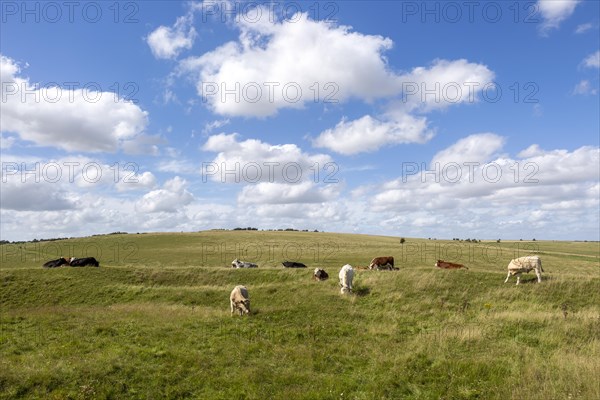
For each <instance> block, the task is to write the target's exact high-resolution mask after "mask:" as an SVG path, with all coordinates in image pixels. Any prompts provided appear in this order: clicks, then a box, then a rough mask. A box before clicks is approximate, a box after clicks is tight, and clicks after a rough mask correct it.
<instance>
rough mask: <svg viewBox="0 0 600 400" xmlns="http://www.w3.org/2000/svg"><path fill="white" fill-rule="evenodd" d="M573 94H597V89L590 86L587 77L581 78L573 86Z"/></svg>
mask: <svg viewBox="0 0 600 400" xmlns="http://www.w3.org/2000/svg"><path fill="white" fill-rule="evenodd" d="M573 94H575V95H577V94H582V95H587V94H598V90H597V89H595V88H593V87H592V84H591V83H590V81H588V80H587V79H582V80H581V81H579V83H578V84H577V85H575V87H574V88H573Z"/></svg>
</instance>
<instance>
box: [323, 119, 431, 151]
mask: <svg viewBox="0 0 600 400" xmlns="http://www.w3.org/2000/svg"><path fill="white" fill-rule="evenodd" d="M432 137H433V132H432V131H431V130H428V129H427V120H426V119H425V118H422V117H420V118H418V117H414V116H412V115H409V114H404V115H402V116H399V117H398V118H395V120H392V121H380V120H377V119H375V118H373V117H371V116H370V115H365V116H363V117H362V118H359V119H356V120H352V121H347V120H346V119H342V120H341V121H340V122H339V123H338V124H337V125H336V126H335V127H334V128H330V129H327V130H325V131H323V132H321V134H320V135H319V136H318V137H317V138H315V139H314V140H313V141H312V143H313V146H315V147H321V148H327V149H330V150H333V151H335V152H337V153H340V154H344V155H350V154H357V153H361V152H373V151H376V150H379V149H380V148H381V147H383V146H386V145H396V144H401V143H425V142H427V141H429V140H430V139H431V138H432Z"/></svg>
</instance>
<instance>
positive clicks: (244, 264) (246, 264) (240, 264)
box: [231, 258, 258, 268]
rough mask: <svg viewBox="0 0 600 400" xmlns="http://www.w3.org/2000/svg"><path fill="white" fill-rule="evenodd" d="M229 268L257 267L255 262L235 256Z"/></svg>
mask: <svg viewBox="0 0 600 400" xmlns="http://www.w3.org/2000/svg"><path fill="white" fill-rule="evenodd" d="M231 268H258V265H257V264H254V263H251V262H246V261H240V260H238V259H237V258H236V259H235V260H233V261H232V262H231Z"/></svg>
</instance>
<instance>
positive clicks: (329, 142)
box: [313, 60, 494, 155]
mask: <svg viewBox="0 0 600 400" xmlns="http://www.w3.org/2000/svg"><path fill="white" fill-rule="evenodd" d="M397 79H398V80H399V81H400V82H401V84H400V88H399V90H400V92H401V94H402V99H401V100H398V99H397V100H394V101H392V102H391V103H390V105H389V106H388V111H387V112H386V113H385V114H384V115H383V118H382V119H375V118H373V117H371V116H370V115H366V116H363V117H361V118H359V119H356V120H352V121H347V120H345V119H343V120H342V121H340V122H339V123H338V124H337V125H336V126H335V127H334V128H330V129H327V130H325V131H323V132H321V133H320V134H319V136H318V137H317V138H316V139H314V140H313V145H314V146H316V147H322V148H328V149H330V150H333V151H335V152H337V153H340V154H344V155H350V154H357V153H361V152H372V151H376V150H378V149H380V148H381V147H383V146H387V145H396V144H402V143H426V142H428V141H429V140H430V139H431V138H432V137H433V135H434V131H433V129H430V128H429V127H428V125H429V123H428V121H427V119H426V118H425V117H422V116H419V117H417V116H415V115H413V114H414V113H427V112H431V111H433V110H443V109H445V108H448V107H450V106H452V105H454V104H461V103H464V104H470V103H475V102H476V101H478V99H479V96H480V94H481V91H482V90H485V89H486V88H489V87H490V85H493V84H492V81H493V79H494V73H493V72H492V71H491V70H490V69H488V68H487V67H486V66H485V65H482V64H475V63H470V62H468V61H467V60H455V61H449V60H435V61H434V62H433V63H432V64H431V66H429V67H417V68H414V69H413V70H412V71H411V72H410V73H407V74H403V75H400V76H398V77H397Z"/></svg>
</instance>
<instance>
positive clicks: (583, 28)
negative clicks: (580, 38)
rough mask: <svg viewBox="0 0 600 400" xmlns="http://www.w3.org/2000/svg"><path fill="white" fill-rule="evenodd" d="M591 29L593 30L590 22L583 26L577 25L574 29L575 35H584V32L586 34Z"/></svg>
mask: <svg viewBox="0 0 600 400" xmlns="http://www.w3.org/2000/svg"><path fill="white" fill-rule="evenodd" d="M593 28H594V25H593V24H592V23H590V22H588V23H585V24H580V25H577V28H576V29H575V33H576V34H582V33H585V32H587V31H589V30H591V29H593Z"/></svg>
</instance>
